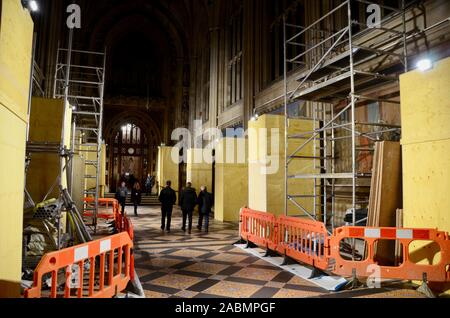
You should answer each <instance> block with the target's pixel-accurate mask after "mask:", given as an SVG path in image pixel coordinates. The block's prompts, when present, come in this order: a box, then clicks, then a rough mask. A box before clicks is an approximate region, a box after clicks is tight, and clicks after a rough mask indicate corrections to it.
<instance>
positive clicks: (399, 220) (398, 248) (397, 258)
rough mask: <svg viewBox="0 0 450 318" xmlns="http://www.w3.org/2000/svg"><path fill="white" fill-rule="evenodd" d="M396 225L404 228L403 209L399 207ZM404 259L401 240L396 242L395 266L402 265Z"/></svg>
mask: <svg viewBox="0 0 450 318" xmlns="http://www.w3.org/2000/svg"><path fill="white" fill-rule="evenodd" d="M396 227H397V228H403V210H402V209H398V210H397V213H396ZM402 260H403V251H402V245H401V244H400V243H399V242H397V241H396V242H395V266H398V265H400V263H401V262H402Z"/></svg>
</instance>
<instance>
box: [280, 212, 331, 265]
mask: <svg viewBox="0 0 450 318" xmlns="http://www.w3.org/2000/svg"><path fill="white" fill-rule="evenodd" d="M328 243H329V238H328V232H327V229H326V228H325V225H324V224H323V223H321V222H315V221H313V220H306V219H299V218H292V217H285V216H282V217H279V218H278V238H277V247H276V251H277V252H279V253H281V254H283V255H286V256H288V257H290V258H292V259H295V260H297V261H299V262H302V263H306V264H310V265H312V266H314V267H316V268H319V269H322V270H327V269H328V266H329V264H328V254H329V245H328Z"/></svg>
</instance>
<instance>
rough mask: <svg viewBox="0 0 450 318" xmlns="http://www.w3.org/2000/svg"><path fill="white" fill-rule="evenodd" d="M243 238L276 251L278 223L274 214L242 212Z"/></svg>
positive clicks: (244, 210) (248, 210)
mask: <svg viewBox="0 0 450 318" xmlns="http://www.w3.org/2000/svg"><path fill="white" fill-rule="evenodd" d="M241 223H242V224H241V236H242V238H243V239H244V240H247V241H250V242H252V243H254V244H256V245H258V246H261V247H265V248H269V249H275V247H276V244H275V242H276V241H275V240H276V231H277V223H276V217H275V216H274V215H272V214H268V213H264V212H257V211H252V210H250V209H247V208H244V209H242V210H241Z"/></svg>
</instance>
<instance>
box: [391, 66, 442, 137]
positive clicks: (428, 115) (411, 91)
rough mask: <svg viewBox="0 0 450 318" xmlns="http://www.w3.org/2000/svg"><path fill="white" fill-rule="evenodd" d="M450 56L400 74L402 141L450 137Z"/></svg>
mask: <svg viewBox="0 0 450 318" xmlns="http://www.w3.org/2000/svg"><path fill="white" fill-rule="evenodd" d="M449 87H450V58H447V59H445V60H442V61H440V62H438V63H436V64H435V65H434V68H433V69H432V70H430V71H427V72H420V71H414V72H409V73H406V74H404V75H402V76H401V77H400V89H401V103H402V107H401V108H402V128H403V132H402V133H403V140H402V144H404V145H408V144H412V143H418V142H426V141H437V140H443V139H450V125H449V123H450V89H449Z"/></svg>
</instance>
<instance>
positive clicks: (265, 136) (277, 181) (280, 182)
mask: <svg viewBox="0 0 450 318" xmlns="http://www.w3.org/2000/svg"><path fill="white" fill-rule="evenodd" d="M284 125H285V120H284V117H283V116H277V115H264V116H261V117H260V118H259V119H258V120H257V121H251V122H249V204H250V208H252V209H256V210H260V211H268V212H271V213H274V214H276V215H282V214H284V210H285V198H286V193H285V181H284V180H285V176H284V174H285V171H284V170H285V169H284V163H285V148H284V147H285V136H284ZM313 128H314V123H313V122H312V121H310V120H290V123H289V134H299V133H303V132H309V131H311V130H313ZM272 137H274V139H272ZM304 142H305V141H304V140H292V141H291V142H290V143H289V149H288V151H289V154H292V153H293V152H294V151H295V150H296V149H297V148H298V147H299V146H301V145H302V144H303V143H304ZM298 155H301V156H312V155H313V145H312V143H311V144H308V145H307V146H306V147H304V148H303V149H302V150H301V151H300V152H299V153H298ZM265 162H270V163H271V165H267V164H265ZM267 166H269V168H270V173H269V174H267V175H266V174H264V169H265V167H267ZM318 166H320V165H319V164H318ZM289 169H290V171H289V174H297V173H317V172H318V170H316V171H314V166H313V163H312V161H311V160H304V159H295V160H294V161H292V163H291V164H290V165H289ZM313 184H314V181H313V180H301V179H290V180H289V194H302V195H312V194H313V192H314V187H313ZM298 201H299V203H300V204H301V205H302V206H303V207H304V208H305V209H306V210H308V211H310V212H312V211H313V209H314V201H313V199H310V198H309V199H301V200H298ZM288 214H289V215H296V216H298V215H302V214H303V213H302V211H301V210H300V209H298V208H297V207H296V206H294V204H292V203H289V204H288Z"/></svg>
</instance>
